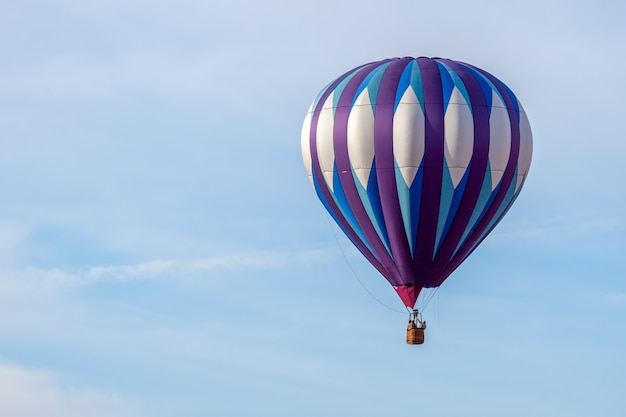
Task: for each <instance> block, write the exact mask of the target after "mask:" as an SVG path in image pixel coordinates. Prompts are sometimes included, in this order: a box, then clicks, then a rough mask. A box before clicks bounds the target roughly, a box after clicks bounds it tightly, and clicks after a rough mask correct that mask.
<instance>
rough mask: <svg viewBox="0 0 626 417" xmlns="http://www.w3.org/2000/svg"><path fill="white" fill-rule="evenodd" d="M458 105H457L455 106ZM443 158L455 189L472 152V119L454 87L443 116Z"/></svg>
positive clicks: (463, 100) (460, 95)
mask: <svg viewBox="0 0 626 417" xmlns="http://www.w3.org/2000/svg"><path fill="white" fill-rule="evenodd" d="M456 103H459V104H456ZM444 138H445V157H446V162H447V163H448V167H449V168H450V176H451V177H452V184H453V185H454V187H455V188H456V186H457V185H459V182H460V181H461V178H463V175H464V174H465V171H466V170H467V166H468V165H469V162H470V160H471V159H472V152H473V150H474V119H473V117H472V113H471V111H470V108H469V106H468V105H467V102H466V101H465V98H464V97H463V95H462V94H461V92H460V91H459V89H458V88H456V87H454V90H452V96H451V97H450V103H449V104H448V109H447V110H446V114H445V116H444Z"/></svg>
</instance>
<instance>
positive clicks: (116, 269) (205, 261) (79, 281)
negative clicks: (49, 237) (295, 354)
mask: <svg viewBox="0 0 626 417" xmlns="http://www.w3.org/2000/svg"><path fill="white" fill-rule="evenodd" d="M339 256H340V254H339V250H337V249H310V250H301V251H297V252H253V253H246V254H237V255H228V256H217V257H212V258H199V259H164V260H152V261H146V262H140V263H136V264H127V265H98V266H91V267H87V268H84V269H74V270H70V269H60V268H33V267H27V268H18V269H14V270H12V271H5V276H7V275H9V276H11V275H13V276H17V277H20V278H19V280H20V281H24V278H26V279H30V280H34V281H36V282H41V283H46V284H49V285H52V286H54V285H58V284H68V285H87V284H91V283H96V282H101V281H126V280H136V279H153V278H160V277H167V276H185V275H189V274H193V273H197V272H207V271H213V270H224V269H231V270H232V269H261V270H268V269H280V268H283V267H286V266H288V265H292V264H301V265H310V264H312V263H319V262H330V261H332V260H333V259H336V258H338V257H339ZM5 281H6V280H5ZM5 284H6V283H5Z"/></svg>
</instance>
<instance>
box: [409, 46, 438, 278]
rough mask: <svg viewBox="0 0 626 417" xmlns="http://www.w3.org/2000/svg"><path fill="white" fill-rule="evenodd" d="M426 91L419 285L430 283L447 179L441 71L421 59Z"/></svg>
mask: <svg viewBox="0 0 626 417" xmlns="http://www.w3.org/2000/svg"><path fill="white" fill-rule="evenodd" d="M416 61H417V64H418V65H419V68H420V73H421V76H422V85H423V88H424V120H425V123H426V126H425V144H424V145H425V147H424V161H423V166H424V178H423V183H422V197H421V205H420V213H419V223H418V224H419V226H418V229H417V239H416V245H415V249H414V255H413V270H414V273H415V284H416V285H420V286H421V285H423V284H425V283H426V282H427V280H428V276H429V270H430V266H431V263H432V253H433V249H434V246H435V239H436V236H437V222H438V217H439V204H440V198H439V196H440V195H441V185H442V179H443V155H444V136H443V132H444V123H443V91H442V86H441V76H440V74H439V68H438V66H437V64H436V62H435V61H434V60H431V59H429V58H417V59H416Z"/></svg>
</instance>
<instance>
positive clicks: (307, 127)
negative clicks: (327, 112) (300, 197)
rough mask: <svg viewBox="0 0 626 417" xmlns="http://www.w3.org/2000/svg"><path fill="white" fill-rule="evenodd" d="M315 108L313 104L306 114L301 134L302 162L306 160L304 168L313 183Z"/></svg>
mask: <svg viewBox="0 0 626 417" xmlns="http://www.w3.org/2000/svg"><path fill="white" fill-rule="evenodd" d="M312 110H313V104H311V106H310V107H309V110H308V111H307V113H306V116H304V122H303V123H302V133H301V134H300V149H301V151H302V162H304V169H306V173H307V175H308V176H309V181H311V185H314V184H313V160H312V158H311V140H310V139H311V138H310V136H311V118H312V113H311V111H312Z"/></svg>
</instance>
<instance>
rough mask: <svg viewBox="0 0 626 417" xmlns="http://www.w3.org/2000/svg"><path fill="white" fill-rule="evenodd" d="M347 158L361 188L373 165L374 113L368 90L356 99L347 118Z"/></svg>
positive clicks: (366, 180) (364, 185)
mask: <svg viewBox="0 0 626 417" xmlns="http://www.w3.org/2000/svg"><path fill="white" fill-rule="evenodd" d="M348 157H349V158H350V164H351V165H352V168H353V169H354V171H355V174H356V177H357V178H358V179H359V182H360V183H361V185H362V186H363V188H367V182H368V179H369V176H370V172H371V171H372V164H373V163H374V111H373V110H372V105H371V102H370V99H369V92H368V89H367V88H366V89H364V90H363V91H362V92H361V94H359V97H357V99H356V102H355V103H354V106H352V110H350V115H349V116H348Z"/></svg>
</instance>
